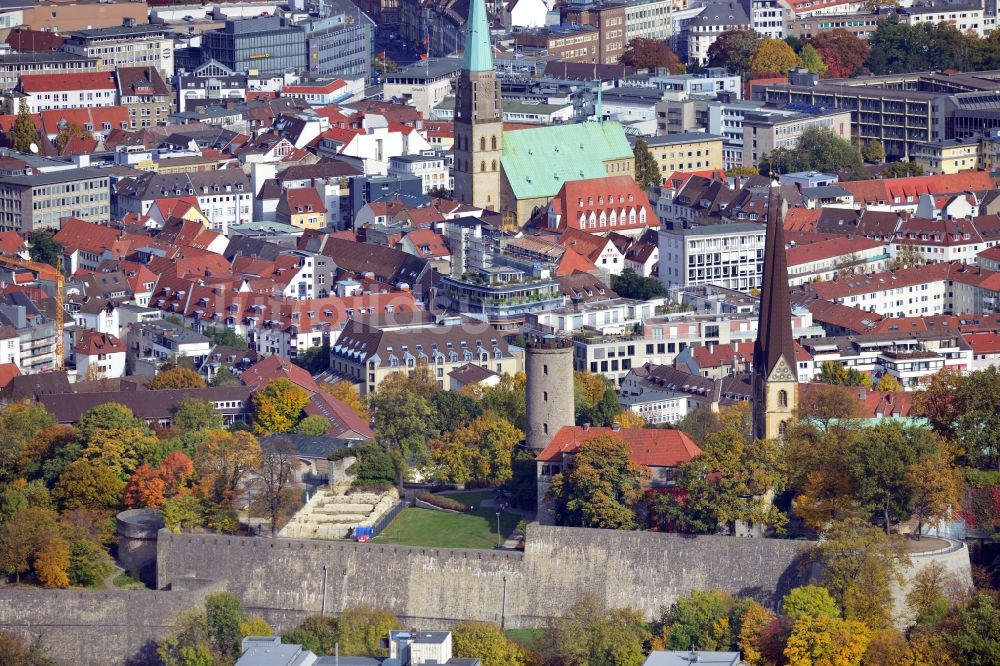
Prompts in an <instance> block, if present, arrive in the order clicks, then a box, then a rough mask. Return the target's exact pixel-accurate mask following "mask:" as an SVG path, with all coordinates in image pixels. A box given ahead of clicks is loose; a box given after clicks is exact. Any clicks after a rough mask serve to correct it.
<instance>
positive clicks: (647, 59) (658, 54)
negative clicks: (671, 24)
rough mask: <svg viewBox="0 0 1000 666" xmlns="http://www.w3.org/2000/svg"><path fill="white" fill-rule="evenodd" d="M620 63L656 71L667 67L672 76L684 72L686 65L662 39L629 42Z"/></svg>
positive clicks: (636, 39)
mask: <svg viewBox="0 0 1000 666" xmlns="http://www.w3.org/2000/svg"><path fill="white" fill-rule="evenodd" d="M619 62H621V64H623V65H627V66H629V67H635V68H636V69H648V70H655V69H656V68H658V67H665V68H666V69H667V70H668V71H669V72H670V73H671V74H681V73H683V72H684V65H683V64H682V63H681V61H680V58H678V57H677V54H676V53H674V52H673V51H671V50H670V44H668V43H667V42H666V41H664V40H662V39H644V38H642V37H637V38H635V39H632V40H631V41H629V43H628V46H627V47H626V49H625V52H624V53H622V55H621V57H620V58H619Z"/></svg>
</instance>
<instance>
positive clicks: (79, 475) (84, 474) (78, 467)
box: [52, 459, 125, 510]
mask: <svg viewBox="0 0 1000 666" xmlns="http://www.w3.org/2000/svg"><path fill="white" fill-rule="evenodd" d="M124 490H125V481H124V480H122V478H121V476H120V475H119V473H118V471H117V470H115V469H114V468H112V467H108V466H107V465H106V464H102V463H100V462H92V461H90V460H83V459H81V460H77V461H75V462H73V463H71V464H70V465H69V466H68V467H67V468H66V471H65V472H63V473H62V476H60V477H59V480H58V481H57V482H56V486H55V488H54V489H53V490H52V495H53V497H55V499H56V500H57V501H58V502H59V505H60V507H62V509H63V510H69V509H81V508H94V509H98V508H99V509H112V508H116V507H118V506H119V505H120V504H121V499H122V492H123V491H124Z"/></svg>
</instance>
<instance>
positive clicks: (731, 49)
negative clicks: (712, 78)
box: [708, 28, 763, 80]
mask: <svg viewBox="0 0 1000 666" xmlns="http://www.w3.org/2000/svg"><path fill="white" fill-rule="evenodd" d="M762 41H763V38H762V37H761V36H760V35H758V34H757V32H755V31H754V30H750V29H746V28H744V29H736V30H727V31H725V32H723V33H722V34H721V35H719V36H718V37H717V38H716V40H715V41H714V42H712V45H711V46H710V47H708V66H709V67H725V68H726V69H728V70H729V71H730V72H732V73H733V74H739V75H740V76H742V77H743V78H744V80H745V79H748V78H749V76H750V71H751V66H750V59H751V58H753V55H754V53H756V52H757V47H758V46H759V45H760V43H761V42H762Z"/></svg>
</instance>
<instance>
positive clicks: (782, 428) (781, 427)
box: [778, 421, 788, 437]
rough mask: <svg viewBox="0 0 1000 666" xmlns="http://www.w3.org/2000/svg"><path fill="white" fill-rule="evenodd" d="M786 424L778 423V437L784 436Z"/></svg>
mask: <svg viewBox="0 0 1000 666" xmlns="http://www.w3.org/2000/svg"><path fill="white" fill-rule="evenodd" d="M786 423H787V422H785V421H782V422H781V423H779V424H778V434H779V435H780V436H782V437H784V436H785V431H786V430H787V427H788V426H787V425H786Z"/></svg>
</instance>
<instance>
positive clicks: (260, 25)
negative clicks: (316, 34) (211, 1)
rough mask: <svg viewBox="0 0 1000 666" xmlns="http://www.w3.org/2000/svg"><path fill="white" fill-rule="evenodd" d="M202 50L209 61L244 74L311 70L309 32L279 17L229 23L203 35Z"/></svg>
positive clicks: (204, 57)
mask: <svg viewBox="0 0 1000 666" xmlns="http://www.w3.org/2000/svg"><path fill="white" fill-rule="evenodd" d="M201 50H202V56H203V59H204V60H205V61H207V60H209V59H213V60H217V61H218V62H220V63H222V64H223V65H225V66H226V67H228V68H229V69H231V70H233V71H235V72H241V73H246V72H249V71H251V70H256V71H257V72H258V73H261V74H278V73H281V72H286V71H292V70H294V71H298V72H301V71H304V70H305V69H306V67H307V62H306V31H305V29H304V28H303V27H301V26H297V25H291V24H286V23H284V22H283V20H282V19H281V17H278V16H265V17H259V18H252V19H242V20H235V21H232V20H231V21H226V27H224V28H222V29H220V30H211V31H209V32H206V33H205V34H204V35H203V36H202V45H201Z"/></svg>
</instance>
